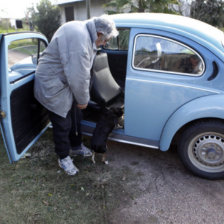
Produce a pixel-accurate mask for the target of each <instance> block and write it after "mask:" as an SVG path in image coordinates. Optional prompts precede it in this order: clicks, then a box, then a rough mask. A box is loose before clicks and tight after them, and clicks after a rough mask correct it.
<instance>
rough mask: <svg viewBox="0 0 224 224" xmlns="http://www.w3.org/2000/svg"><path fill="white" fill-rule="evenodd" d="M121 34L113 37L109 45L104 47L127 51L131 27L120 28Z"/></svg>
mask: <svg viewBox="0 0 224 224" xmlns="http://www.w3.org/2000/svg"><path fill="white" fill-rule="evenodd" d="M118 31H119V35H118V36H117V37H115V38H112V39H111V40H110V41H109V42H108V44H107V46H105V47H104V49H108V50H119V51H122V50H123V51H127V50H128V42H129V35H130V29H129V28H120V29H119V28H118Z"/></svg>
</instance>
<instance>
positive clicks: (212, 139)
mask: <svg viewBox="0 0 224 224" xmlns="http://www.w3.org/2000/svg"><path fill="white" fill-rule="evenodd" d="M178 153H179V155H180V158H181V160H182V162H183V164H184V165H185V166H186V167H187V168H188V169H189V170H191V171H192V172H193V173H194V174H195V175H197V176H200V177H203V178H207V179H221V178H223V177H224V123H222V122H219V121H216V120H208V121H200V122H196V123H194V124H192V125H191V126H189V127H188V128H187V129H185V130H184V131H183V133H182V135H181V138H180V141H179V144H178Z"/></svg>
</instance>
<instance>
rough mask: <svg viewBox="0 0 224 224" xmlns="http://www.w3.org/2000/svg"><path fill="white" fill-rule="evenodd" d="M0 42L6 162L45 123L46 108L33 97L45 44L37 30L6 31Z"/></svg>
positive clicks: (29, 143)
mask: <svg viewBox="0 0 224 224" xmlns="http://www.w3.org/2000/svg"><path fill="white" fill-rule="evenodd" d="M3 38H4V39H3V41H2V43H1V59H4V60H1V83H0V84H1V101H0V102H1V104H0V105H1V111H3V113H4V114H5V116H4V118H2V119H1V130H2V135H3V139H4V143H5V147H6V149H7V153H8V156H9V160H10V162H13V161H17V160H19V159H20V158H21V156H22V155H23V154H24V153H25V152H26V151H27V150H28V149H29V148H30V147H31V146H32V144H33V143H34V142H35V141H36V140H37V139H38V138H39V137H40V135H41V134H42V133H43V132H44V130H45V129H46V128H47V126H48V123H49V121H48V117H47V111H46V110H45V109H44V108H43V107H42V106H41V105H40V104H39V103H38V102H37V101H36V100H35V98H34V94H33V85H34V75H35V69H36V66H37V61H38V58H39V55H40V54H41V52H42V51H43V49H44V47H46V46H47V40H46V38H45V37H44V36H42V35H40V34H37V33H21V34H18V33H17V34H10V35H5V36H4V37H3Z"/></svg>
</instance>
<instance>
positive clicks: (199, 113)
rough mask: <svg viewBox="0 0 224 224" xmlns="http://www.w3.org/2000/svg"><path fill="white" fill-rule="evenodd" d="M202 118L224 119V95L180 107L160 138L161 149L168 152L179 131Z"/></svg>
mask: <svg viewBox="0 0 224 224" xmlns="http://www.w3.org/2000/svg"><path fill="white" fill-rule="evenodd" d="M201 118H219V119H224V95H223V94H222V95H220V94H219V95H209V96H204V97H200V98H197V99H195V100H193V101H190V102H188V103H186V104H184V105H183V106H182V107H180V108H179V109H178V110H177V111H176V112H175V113H173V114H172V116H171V117H170V118H169V119H168V120H167V122H166V125H165V127H164V128H163V131H162V135H161V138H160V149H161V150H162V151H167V150H168V149H169V147H170V144H171V141H172V139H173V137H174V135H175V134H176V133H177V131H178V130H179V129H180V128H181V127H183V126H184V125H185V124H187V123H189V122H191V121H193V120H197V119H201Z"/></svg>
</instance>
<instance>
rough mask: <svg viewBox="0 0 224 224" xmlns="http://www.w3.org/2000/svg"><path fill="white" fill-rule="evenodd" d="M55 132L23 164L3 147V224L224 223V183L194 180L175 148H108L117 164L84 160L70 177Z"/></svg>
mask: <svg viewBox="0 0 224 224" xmlns="http://www.w3.org/2000/svg"><path fill="white" fill-rule="evenodd" d="M51 131H52V130H51V129H49V130H48V131H47V133H45V134H44V136H43V137H41V139H40V140H39V141H38V142H37V143H36V144H35V145H34V146H33V147H32V149H31V150H30V156H29V155H28V157H26V158H24V159H21V160H20V161H19V162H17V163H15V164H9V162H8V158H7V155H6V153H5V151H4V148H3V146H2V144H1V149H0V168H1V173H0V223H1V224H6V223H9V224H14V223H15V224H17V223H19V224H22V223H29V224H30V223H35V224H36V223H40V224H43V223H44V224H45V223H54V224H65V223H66V224H70V223H72V224H74V223H79V224H155V223H161V224H171V223H177V224H179V223H181V224H185V223H186V224H189V223H192V224H197V223H203V224H206V223H209V224H210V223H213V224H216V223H217V224H223V223H224V213H223V207H224V200H223V198H222V197H223V195H224V188H223V185H224V180H218V181H209V180H205V179H201V178H198V177H195V176H193V175H192V174H191V173H190V172H188V171H187V170H186V169H185V168H184V167H183V165H182V163H181V162H180V160H179V158H178V155H177V153H176V152H175V150H171V151H168V152H161V151H158V150H153V149H147V148H143V147H136V146H132V145H127V144H122V143H115V142H108V146H109V151H108V155H107V157H108V160H109V165H104V164H102V163H101V162H100V161H97V163H96V164H95V165H94V164H93V163H92V161H91V160H90V159H83V158H81V157H76V158H74V162H75V164H76V165H77V167H79V169H80V172H79V174H78V175H76V176H73V177H70V176H66V175H65V173H64V172H63V171H62V170H61V169H60V168H59V167H58V165H57V159H56V156H55V154H54V147H53V142H52V133H51ZM1 142H2V141H1ZM88 143H89V139H88V138H85V144H87V145H88Z"/></svg>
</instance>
